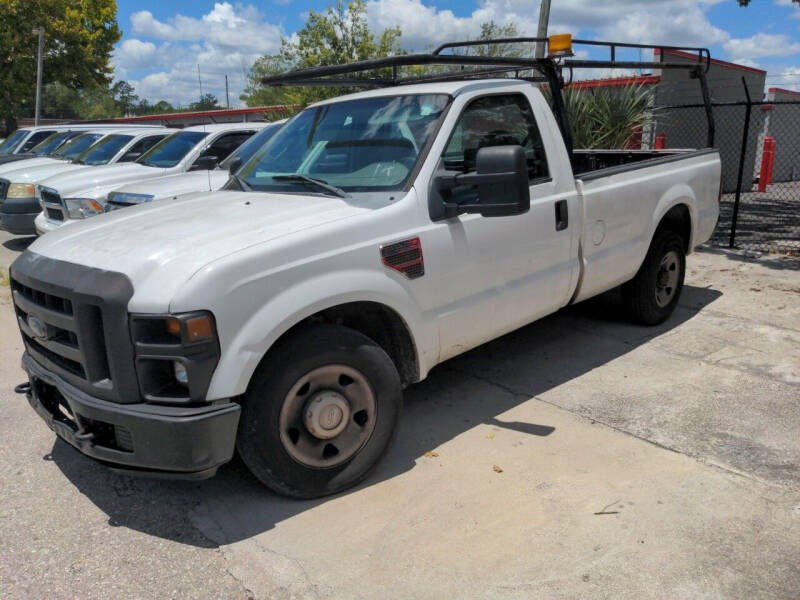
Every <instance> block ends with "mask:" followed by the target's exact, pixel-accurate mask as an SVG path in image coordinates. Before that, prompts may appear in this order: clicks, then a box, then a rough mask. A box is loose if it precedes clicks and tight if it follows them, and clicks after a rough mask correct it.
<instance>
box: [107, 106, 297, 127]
mask: <svg viewBox="0 0 800 600" xmlns="http://www.w3.org/2000/svg"><path fill="white" fill-rule="evenodd" d="M299 108H302V106H300V105H287V106H258V107H254V108H230V109H223V110H204V111H199V112H176V113H164V114H160V115H142V116H141V117H115V118H113V119H108V120H109V121H111V122H113V123H133V122H137V121H169V120H172V119H203V118H207V117H224V116H233V115H254V114H259V113H271V112H278V111H282V110H295V109H299Z"/></svg>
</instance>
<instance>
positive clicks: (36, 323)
mask: <svg viewBox="0 0 800 600" xmlns="http://www.w3.org/2000/svg"><path fill="white" fill-rule="evenodd" d="M28 327H30V328H31V331H32V332H33V336H34V337H35V338H36V339H38V340H46V339H47V325H46V324H45V322H44V321H42V320H41V319H40V318H39V317H37V316H36V315H28Z"/></svg>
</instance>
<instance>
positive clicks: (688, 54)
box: [655, 48, 767, 75]
mask: <svg viewBox="0 0 800 600" xmlns="http://www.w3.org/2000/svg"><path fill="white" fill-rule="evenodd" d="M666 53H667V54H669V55H671V56H679V57H681V58H689V59H691V60H697V54H692V53H691V52H684V51H683V50H667V51H666ZM655 54H660V48H656V50H655ZM711 64H712V65H717V66H720V67H728V68H729V69H739V70H740V71H747V72H748V73H758V74H759V75H766V74H767V72H766V71H763V70H761V69H755V68H753V67H746V66H744V65H738V64H736V63H732V62H728V61H726V60H720V59H718V58H712V59H711Z"/></svg>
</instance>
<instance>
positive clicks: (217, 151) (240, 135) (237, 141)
mask: <svg viewBox="0 0 800 600" xmlns="http://www.w3.org/2000/svg"><path fill="white" fill-rule="evenodd" d="M253 133H255V132H254V131H237V132H235V133H226V134H225V135H221V136H219V137H218V138H217V139H216V140H214V141H213V142H211V143H210V144H209V145H208V147H207V148H206V149H205V150H203V152H202V153H201V154H200V156H198V158H202V157H204V156H216V157H217V160H219V161H220V162H222V161H223V160H225V159H226V158H228V155H229V154H230V153H231V152H233V151H234V150H236V149H237V148H238V147H239V146H241V145H242V144H244V143H245V142H246V141H247V140H248V138H250V136H252V135H253Z"/></svg>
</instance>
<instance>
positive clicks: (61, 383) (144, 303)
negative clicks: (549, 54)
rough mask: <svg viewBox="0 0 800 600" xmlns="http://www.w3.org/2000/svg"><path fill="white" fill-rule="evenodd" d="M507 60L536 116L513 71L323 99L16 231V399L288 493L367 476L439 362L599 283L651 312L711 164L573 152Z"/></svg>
mask: <svg viewBox="0 0 800 600" xmlns="http://www.w3.org/2000/svg"><path fill="white" fill-rule="evenodd" d="M381 60H382V61H383V62H382V63H381V64H382V65H383V66H386V65H389V66H391V65H392V64H393V62H392V61H396V62H394V64H395V65H400V66H404V65H407V64H409V63H411V61H414V60H419V64H435V61H437V60H442V59H440V57H439V56H438V55H436V54H432V55H423V56H422V57H421V58H420V57H419V55H417V56H413V55H412V56H400V57H396V58H388V59H381ZM445 60H448V61H449V62H447V63H445V64H446V65H452V64H453V63H454V62H455V61H464V62H465V64H468V65H473V63H470V62H466V61H470V60H474V61H475V64H478V66H480V65H482V64H484V63H481V62H479V61H481V60H483V61H485V63H486V64H488V65H489V66H490V67H492V69H491V72H492V73H494V72H496V69H497V68H498V67H497V65H498V63H500V64H501V65H502V61H503V60H504V59H503V57H497V56H487V57H483V56H448V57H446V59H445ZM401 61H405V62H401ZM375 62H376V61H366V62H365V63H363V64H358V63H356V64H348V65H344V66H341V65H337V66H335V67H318V68H316V69H314V70H311V71H310V73H311V74H310V75H309V74H307V73H306V72H302V71H301V72H299V73H298V72H292V73H289V74H286V76H285V77H286V80H289V78H291V77H297V78H302V77H307V78H308V79H312V76H313V75H316V76H320V77H321V76H322V75H323V74H328V73H333V74H340V73H345V74H347V73H348V72H352V71H347V69H352V70H354V69H358V68H361V69H362V70H363V71H366V72H370V70H374V69H375ZM582 64H583V65H586V64H590V65H591V64H596V63H593V62H592V61H583V63H582ZM601 64H608V63H601ZM665 64H666V63H665ZM520 65H527V66H526V68H528V69H530V70H533V69H536V68H539V69H541V70H542V72H543V74H544V76H545V77H547V81H548V82H549V93H551V94H553V95H554V102H553V106H554V108H553V109H551V107H550V105H549V104H548V102H547V100H546V99H545V97H544V96H543V94H542V92H541V91H540V89H539V88H538V87H537V85H536V84H534V83H531V82H529V81H526V80H519V79H511V78H508V79H477V78H475V74H474V71H469V72H467V73H466V75H465V76H464V77H465V78H464V79H461V80H454V78H455V77H456V76H458V75H457V74H456V75H453V74H445V75H444V76H442V80H440V81H434V82H428V83H422V84H405V85H404V84H402V83H398V84H396V85H391V86H387V87H383V88H379V89H375V90H371V91H368V92H363V93H358V94H352V95H348V96H343V97H338V98H332V99H329V100H325V101H323V102H320V103H317V104H314V105H311V106H310V107H308V108H306V109H305V110H303V111H302V112H300V113H299V114H298V115H297V116H295V117H294V118H292V119H291V120H290V121H289V122H288V123H287V124H286V125H284V126H283V127H282V128H281V130H280V131H278V133H276V134H275V136H274V137H273V138H272V139H271V140H270V141H269V142H267V144H266V145H265V146H264V148H262V149H261V151H259V152H258V153H256V155H255V156H254V157H253V158H252V159H251V160H250V161H249V162H248V163H247V164H245V165H244V166H243V167H242V168H241V169H240V170H239V171H238V172H237V173H236V177H232V178H231V180H230V182H229V184H227V185H226V186H225V189H223V190H222V191H218V192H208V193H200V194H192V195H190V196H187V197H185V198H181V199H178V200H175V201H172V202H154V203H150V204H147V205H143V206H137V207H135V208H132V209H128V210H120V211H115V212H112V213H108V214H104V215H101V216H99V217H97V218H94V219H91V220H90V221H87V222H86V223H85V224H84V225H83V226H80V227H78V226H76V227H64V228H62V229H61V230H59V231H57V232H54V233H52V234H49V235H46V236H44V237H42V238H40V239H38V240H36V241H35V242H34V243H33V244H32V245H31V246H30V247H29V248H28V249H27V250H26V251H25V252H24V253H23V254H22V255H21V256H20V257H19V258H17V260H16V261H15V262H14V264H13V265H12V266H11V270H10V280H11V289H12V292H13V300H14V304H15V310H16V315H17V316H18V323H19V326H20V330H21V333H22V338H23V341H24V346H25V353H24V355H23V358H22V366H23V368H24V369H25V370H26V372H27V373H28V376H29V383H28V384H23V385H22V386H19V390H20V392H24V393H26V394H27V396H28V401H29V402H30V404H31V406H32V407H33V409H34V410H35V411H36V412H37V413H38V414H39V415H40V416H41V417H42V418H43V420H44V421H45V422H46V423H47V424H48V425H49V426H50V427H51V428H52V429H53V430H54V431H55V432H56V434H57V435H58V436H59V437H61V438H62V439H64V440H66V441H67V442H68V443H70V444H71V445H73V446H74V447H76V448H77V449H78V450H79V451H81V452H83V453H84V454H86V455H88V456H90V457H93V458H95V459H97V460H99V461H102V462H103V463H104V464H111V465H113V466H114V467H115V468H118V469H128V470H133V471H136V472H138V473H142V472H148V471H149V472H153V473H158V474H161V475H163V476H172V477H176V476H179V477H208V476H211V475H213V474H214V473H215V472H216V470H217V468H218V467H219V466H220V465H221V464H223V463H225V462H226V461H228V460H230V459H231V457H232V455H233V452H234V447H236V448H237V449H238V452H239V455H240V456H241V457H242V459H243V461H244V463H245V464H246V465H247V466H248V468H249V469H250V471H251V472H252V473H253V474H254V475H255V476H256V477H257V478H258V479H259V480H261V482H262V483H264V484H265V485H266V486H268V487H269V488H271V489H272V490H275V491H277V492H279V493H283V494H286V495H290V496H295V497H302V498H310V497H319V496H324V495H327V494H332V493H336V492H339V491H341V490H344V489H346V488H348V487H351V486H353V485H355V484H356V483H358V482H360V481H362V480H363V479H364V477H366V475H367V474H368V472H369V471H370V469H371V468H373V467H374V466H375V465H376V464H377V462H378V460H379V459H380V457H381V456H382V455H383V454H385V452H386V449H387V448H388V446H389V444H390V443H391V440H392V438H393V435H394V432H395V431H396V429H397V424H398V421H399V416H400V412H401V405H402V389H403V387H404V386H408V385H411V384H413V383H415V382H418V381H420V380H422V379H425V377H426V376H427V375H428V373H429V372H430V370H431V369H432V368H433V367H434V366H436V365H437V364H439V363H441V362H443V361H445V360H447V359H448V358H451V357H453V356H456V355H458V354H460V353H462V352H465V351H467V350H469V349H470V348H473V347H475V346H477V345H479V344H483V343H485V342H487V341H489V340H491V339H494V338H497V337H499V336H501V335H503V334H505V333H508V332H509V331H512V330H514V329H517V328H519V327H521V326H523V325H526V324H528V323H530V322H532V321H534V320H536V319H539V318H541V317H543V316H545V315H547V314H550V313H553V312H555V311H557V310H559V309H560V308H561V307H563V306H566V305H568V304H570V303H574V302H579V301H581V300H584V299H586V298H589V297H592V296H595V295H597V294H600V293H602V292H604V291H606V290H609V289H612V288H614V287H616V286H619V285H620V284H624V286H623V288H622V292H623V294H622V295H623V298H624V299H625V302H626V304H627V306H628V310H629V314H630V316H631V318H632V319H633V320H635V321H636V322H638V323H640V324H646V325H654V324H657V323H661V322H663V321H664V320H666V319H667V318H669V316H670V315H671V314H672V312H673V310H674V309H675V307H676V305H677V303H678V300H679V298H680V295H681V290H682V287H683V279H684V273H685V270H686V261H685V256H686V254H687V253H689V252H692V250H693V249H694V248H695V246H697V245H698V244H701V243H703V242H705V241H706V240H708V239H709V237H710V236H711V233H712V231H713V230H714V226H715V225H716V221H717V217H718V215H719V193H720V169H721V167H720V158H719V153H718V152H717V151H716V150H714V149H712V148H706V149H702V150H697V151H693V150H686V151H649V150H646V151H639V152H637V151H629V150H607V151H593V150H587V151H583V152H577V151H574V150H573V149H572V148H570V146H569V143H568V141H565V140H568V139H569V131H570V129H569V122H568V114H567V112H566V110H565V109H564V105H563V103H562V101H561V87H560V83H561V82H562V81H563V79H561V73H560V70H561V68H562V65H563V63H562V62H560V61H556V60H555V59H553V60H548V59H519V58H516V57H512V58H509V59H508V70H510V71H511V72H512V73H513V72H514V70H516V71H519V69H520ZM670 66H672V64H670ZM674 68H679V67H674ZM692 68H694V69H695V70H696V71H695V72H700V71H699V69H700V68H701V67H699V66H698V67H692ZM337 69H338V70H337ZM386 70H387V71H388V69H386ZM700 75H701V76H702V72H700ZM431 78H433V77H429V79H431ZM275 79H278V81H279V82H281V81H285V80H281V79H279V78H275ZM267 83H269V79H268V80H267ZM590 165H593V166H590Z"/></svg>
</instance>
